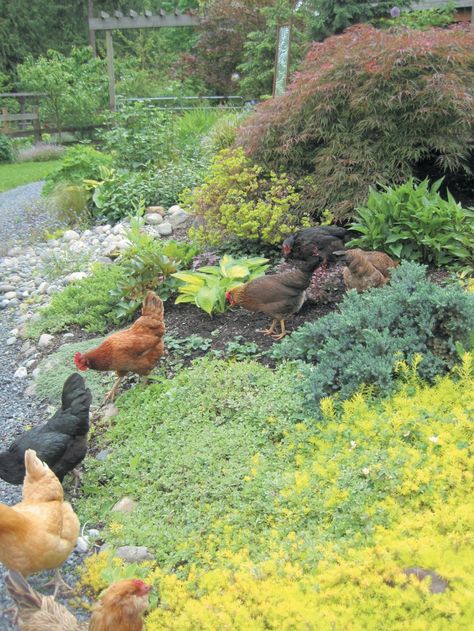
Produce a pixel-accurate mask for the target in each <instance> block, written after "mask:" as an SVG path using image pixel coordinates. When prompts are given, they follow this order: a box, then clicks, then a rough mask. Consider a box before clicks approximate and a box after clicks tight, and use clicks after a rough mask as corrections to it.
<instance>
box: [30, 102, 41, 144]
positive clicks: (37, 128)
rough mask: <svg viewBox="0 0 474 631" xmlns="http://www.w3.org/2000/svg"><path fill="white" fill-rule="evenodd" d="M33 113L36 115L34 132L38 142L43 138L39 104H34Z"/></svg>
mask: <svg viewBox="0 0 474 631" xmlns="http://www.w3.org/2000/svg"><path fill="white" fill-rule="evenodd" d="M32 113H33V114H34V116H35V118H34V119H33V133H34V136H35V140H36V142H40V141H41V140H42V138H41V123H40V117H39V108H38V106H37V105H35V106H33V108H32Z"/></svg>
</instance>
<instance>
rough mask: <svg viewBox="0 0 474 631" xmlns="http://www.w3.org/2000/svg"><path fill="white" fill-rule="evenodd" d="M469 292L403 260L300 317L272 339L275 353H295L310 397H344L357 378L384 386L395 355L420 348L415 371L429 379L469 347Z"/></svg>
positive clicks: (472, 312)
mask: <svg viewBox="0 0 474 631" xmlns="http://www.w3.org/2000/svg"><path fill="white" fill-rule="evenodd" d="M473 329H474V297H473V295H471V294H470V293H468V292H465V291H464V290H463V289H462V287H461V286H460V285H458V284H452V285H448V286H446V287H440V286H439V285H435V284H434V283H432V282H431V281H429V280H428V279H427V278H426V269H425V268H424V267H423V266H421V265H418V264H416V263H411V262H407V261H404V262H402V263H401V265H400V266H399V267H398V268H397V269H396V270H395V271H394V272H393V274H392V277H391V280H390V283H389V284H387V285H385V286H384V287H382V288H380V289H372V290H369V291H367V292H365V293H362V294H357V293H356V292H355V291H351V292H349V293H348V294H347V296H346V297H345V299H344V301H343V302H342V303H341V305H340V308H339V312H338V313H337V312H334V313H331V314H329V315H327V316H325V317H324V318H321V319H320V320H318V321H316V322H308V323H306V324H304V325H303V326H302V327H300V328H299V329H298V330H297V331H295V333H293V335H291V337H289V338H288V339H287V340H285V341H284V342H282V344H281V345H279V346H278V347H276V349H275V351H274V355H275V356H276V357H277V358H284V359H294V360H303V361H304V362H307V363H308V364H309V366H308V368H307V390H308V393H309V396H310V400H311V401H312V404H313V405H314V404H316V406H319V402H320V400H321V399H322V398H323V397H326V396H329V395H333V394H336V393H338V395H339V397H340V398H342V399H346V398H347V397H349V396H351V395H352V394H353V393H354V392H355V391H356V390H357V389H358V388H360V387H361V386H362V385H365V386H371V387H372V388H373V389H375V390H376V391H378V392H387V391H389V390H390V389H391V388H392V387H393V385H394V382H395V365H396V363H397V361H399V360H408V361H409V362H411V360H412V359H413V357H414V356H415V355H416V354H420V355H421V356H422V359H421V362H420V364H419V366H418V372H419V374H420V376H422V377H423V378H424V379H429V380H433V379H434V378H435V377H436V376H437V375H439V374H443V373H445V372H446V371H447V370H448V369H450V368H451V367H452V366H453V364H454V362H455V361H456V360H457V350H456V346H458V348H459V345H463V346H464V347H465V348H469V345H470V340H471V331H472V330H473Z"/></svg>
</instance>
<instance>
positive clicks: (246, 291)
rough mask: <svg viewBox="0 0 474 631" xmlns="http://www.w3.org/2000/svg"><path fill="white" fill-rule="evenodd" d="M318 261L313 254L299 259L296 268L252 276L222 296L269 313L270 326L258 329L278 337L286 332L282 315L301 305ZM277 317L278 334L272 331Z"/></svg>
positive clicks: (252, 308)
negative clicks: (279, 329) (302, 261)
mask: <svg viewBox="0 0 474 631" xmlns="http://www.w3.org/2000/svg"><path fill="white" fill-rule="evenodd" d="M319 264H320V259H319V257H313V258H312V259H310V260H308V261H306V262H305V263H303V264H302V265H301V267H300V269H295V270H291V271H290V272H283V273H281V274H273V275H270V276H261V277H260V278H255V279H254V280H251V281H250V282H249V283H245V285H241V286H240V287H236V288H235V289H232V291H228V292H227V294H226V298H227V300H228V301H229V302H230V304H231V305H240V306H242V307H244V309H248V311H260V312H261V313H266V314H267V315H269V316H271V317H272V318H273V321H272V324H271V326H270V328H269V329H266V330H265V331H262V333H264V334H265V335H271V336H272V337H273V338H274V339H275V340H280V339H281V338H282V337H284V336H285V335H286V329H285V319H286V318H287V317H288V316H290V315H292V314H293V313H296V312H297V311H299V310H300V309H301V306H302V304H303V302H304V300H305V291H306V289H307V287H308V286H309V284H310V282H311V277H312V275H313V272H314V270H315V269H316V268H317V267H318V265H319ZM277 321H278V322H280V328H281V333H279V334H276V333H275V325H276V323H277Z"/></svg>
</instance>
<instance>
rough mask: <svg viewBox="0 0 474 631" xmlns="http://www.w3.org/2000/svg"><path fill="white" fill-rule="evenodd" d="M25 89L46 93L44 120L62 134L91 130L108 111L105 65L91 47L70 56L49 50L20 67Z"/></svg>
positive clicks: (42, 117)
mask: <svg viewBox="0 0 474 631" xmlns="http://www.w3.org/2000/svg"><path fill="white" fill-rule="evenodd" d="M17 72H18V76H19V78H20V83H21V86H22V87H23V88H24V89H25V90H29V91H33V92H42V93H43V94H44V95H45V96H43V97H42V101H41V119H42V122H43V123H49V124H51V125H52V126H53V127H55V128H56V129H58V130H59V132H61V130H62V129H63V128H64V127H67V126H70V127H75V128H77V127H89V126H91V125H94V124H96V123H99V122H101V111H103V110H104V109H105V108H106V107H107V99H108V90H107V85H108V80H107V73H106V72H105V62H104V60H103V59H100V58H99V57H94V56H93V54H92V50H91V49H90V48H89V47H83V48H73V49H72V51H71V54H70V55H69V56H65V55H63V54H62V53H60V52H58V51H57V50H48V52H47V53H46V55H42V56H40V57H39V58H38V59H33V58H31V57H30V58H29V59H27V61H25V62H24V63H23V64H20V65H19V66H17Z"/></svg>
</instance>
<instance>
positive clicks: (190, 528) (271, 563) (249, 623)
mask: <svg viewBox="0 0 474 631" xmlns="http://www.w3.org/2000/svg"><path fill="white" fill-rule="evenodd" d="M420 365H421V364H420V357H419V356H415V357H414V359H413V362H412V364H411V365H410V364H409V363H407V362H401V363H400V364H399V367H398V370H399V374H400V379H399V381H398V383H397V385H396V386H394V388H393V391H392V394H391V395H390V396H389V397H382V398H374V397H373V395H371V394H370V393H368V392H367V391H365V392H364V391H358V392H356V393H355V394H353V395H352V396H351V397H350V398H348V399H347V400H346V401H344V402H341V401H337V400H335V399H333V398H331V397H324V398H322V399H321V400H320V402H319V407H318V409H315V410H314V411H313V412H311V411H308V412H305V411H304V410H305V406H304V401H303V395H302V392H303V388H302V384H303V383H304V381H305V379H306V377H305V376H304V375H303V373H302V372H301V370H300V367H299V366H298V365H297V364H295V363H285V364H282V365H280V366H279V367H277V368H276V369H275V370H271V369H269V368H267V367H265V366H262V365H260V364H258V363H256V362H253V361H243V362H232V361H228V362H224V361H220V360H215V359H214V360H210V359H208V358H205V359H202V360H199V361H197V362H195V363H194V365H193V366H192V367H190V368H188V369H185V370H183V371H181V372H180V373H179V374H178V375H177V376H176V377H174V378H173V379H169V380H166V379H162V380H159V381H157V382H156V383H155V384H154V385H151V386H150V387H148V388H146V389H143V388H140V387H136V388H133V389H132V390H130V391H129V392H127V393H126V394H124V395H123V396H122V397H121V398H120V400H119V407H120V410H121V411H120V415H119V416H118V417H116V418H115V419H114V420H113V425H112V426H111V427H110V429H109V430H108V431H107V432H106V434H105V435H103V436H102V444H101V446H105V445H107V446H108V448H109V449H110V455H109V456H108V458H107V460H106V461H105V462H98V461H96V460H93V459H89V460H88V462H87V475H86V477H85V480H84V494H83V499H82V500H81V501H80V503H79V506H78V511H79V515H80V517H81V521H83V522H85V521H88V522H89V523H102V524H104V531H105V532H106V538H107V540H108V541H109V542H110V543H111V544H112V546H114V545H124V544H131V543H133V544H135V545H146V546H148V548H149V549H150V550H151V551H152V552H153V554H154V556H155V558H156V562H157V563H156V565H155V566H154V564H153V563H150V562H147V563H146V564H144V565H143V566H142V567H134V568H132V569H130V568H128V569H127V570H125V569H124V568H123V566H122V564H121V562H120V561H118V560H113V558H112V554H111V553H110V552H109V553H107V552H106V553H101V554H100V555H95V556H93V557H90V559H89V560H88V561H87V563H86V570H85V573H84V575H83V578H82V580H83V582H84V583H85V584H87V585H89V586H90V587H92V588H93V589H94V590H100V589H102V588H103V587H105V586H106V585H107V584H108V583H109V582H110V580H111V577H112V576H113V577H115V578H117V577H118V576H120V575H124V574H125V573H126V572H128V573H130V572H135V573H136V574H137V575H141V576H147V579H148V580H150V581H152V582H154V584H155V586H156V589H157V592H158V597H156V598H155V599H154V600H153V603H152V607H151V613H150V614H149V616H148V618H147V622H146V628H147V630H148V631H159V630H160V631H161V630H162V629H169V630H173V631H185V630H186V631H194V630H195V629H205V630H216V631H217V630H221V629H229V630H231V629H232V630H241V631H248V630H252V631H254V630H255V631H260V630H262V631H263V630H267V629H274V630H275V631H277V630H278V631H282V630H287V631H290V630H299V629H318V630H322V631H326V630H327V631H329V630H331V631H348V630H354V631H355V630H361V631H362V630H364V631H365V630H367V629H373V630H377V631H380V630H387V631H389V630H390V631H394V630H402V629H405V628H406V626H407V625H410V628H412V629H416V630H419V631H425V630H426V631H428V630H429V631H433V630H436V631H446V630H449V629H452V630H456V631H459V630H466V631H467V630H468V629H471V628H472V620H473V619H474V599H473V598H472V594H473V590H474V539H473V534H472V533H473V532H474V505H473V504H474V501H473V494H472V488H473V444H474V443H473V425H472V419H473V413H474V387H473V386H474V380H473V364H472V356H471V355H469V354H465V355H464V359H463V364H462V365H461V366H460V367H456V368H455V369H454V371H453V372H452V373H451V374H449V375H445V376H444V377H438V378H436V379H435V380H434V381H433V383H431V384H427V383H426V382H424V381H423V380H422V379H421V378H420V377H419V374H418V370H417V367H418V366H420ZM306 409H307V408H306ZM124 495H127V496H130V497H132V498H133V499H135V500H136V501H137V503H138V506H137V508H136V509H135V511H134V512H133V513H131V514H121V513H116V512H111V511H110V509H111V507H112V505H113V504H114V503H115V502H116V501H117V500H119V499H120V498H122V497H123V496H124ZM414 568H418V570H420V571H425V570H426V572H428V573H426V572H425V573H424V574H423V572H422V573H421V575H420V576H421V578H417V577H416V576H415V574H414ZM418 570H417V571H418ZM429 572H431V574H429ZM423 576H424V577H425V578H424V579H423V580H422V578H423ZM433 577H435V578H436V580H437V581H438V584H439V585H441V591H440V593H436V594H434V593H432V589H433V587H432V579H433ZM439 581H440V582H439ZM155 593H156V592H155Z"/></svg>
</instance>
